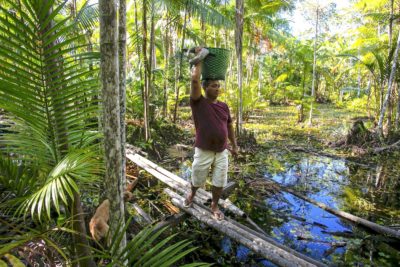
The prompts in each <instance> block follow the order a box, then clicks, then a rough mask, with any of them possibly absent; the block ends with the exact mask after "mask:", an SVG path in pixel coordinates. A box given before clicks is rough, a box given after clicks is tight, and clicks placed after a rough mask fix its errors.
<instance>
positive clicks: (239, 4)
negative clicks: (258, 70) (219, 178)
mask: <svg viewBox="0 0 400 267" xmlns="http://www.w3.org/2000/svg"><path fill="white" fill-rule="evenodd" d="M243 17H244V2H243V0H236V12H235V21H236V28H235V48H236V57H237V70H238V71H237V72H238V73H237V80H238V88H239V108H238V118H237V124H236V131H237V133H238V135H240V133H241V132H242V113H243V97H242V85H243V77H242V76H243V73H242V70H243V61H242V48H243Z"/></svg>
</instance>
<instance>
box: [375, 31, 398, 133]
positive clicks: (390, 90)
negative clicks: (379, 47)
mask: <svg viewBox="0 0 400 267" xmlns="http://www.w3.org/2000/svg"><path fill="white" fill-rule="evenodd" d="M399 47H400V32H399V37H398V38H397V46H396V50H395V52H394V56H393V61H392V69H391V71H390V77H389V82H388V90H387V93H386V97H385V101H384V102H383V105H382V110H381V114H380V116H379V122H378V132H379V135H380V136H381V138H383V137H384V136H383V119H384V117H385V112H386V108H387V106H388V104H389V101H390V97H391V95H392V87H393V86H392V85H393V80H394V77H395V75H396V67H397V58H398V56H399Z"/></svg>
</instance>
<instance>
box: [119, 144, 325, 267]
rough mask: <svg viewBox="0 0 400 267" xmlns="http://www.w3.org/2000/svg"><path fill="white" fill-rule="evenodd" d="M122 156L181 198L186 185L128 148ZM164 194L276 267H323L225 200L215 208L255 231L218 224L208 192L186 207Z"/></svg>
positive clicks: (200, 192)
mask: <svg viewBox="0 0 400 267" xmlns="http://www.w3.org/2000/svg"><path fill="white" fill-rule="evenodd" d="M126 157H127V158H128V159H129V160H131V161H132V162H133V163H135V164H136V165H138V166H139V167H141V168H143V169H145V170H146V171H147V172H149V173H150V174H151V175H153V176H154V177H156V178H157V179H158V180H160V181H162V182H163V183H165V184H166V185H168V186H169V187H171V188H172V189H174V190H175V191H177V192H179V193H180V194H182V195H186V194H187V192H188V190H189V188H190V184H189V183H188V182H187V181H185V180H184V179H182V178H181V177H179V176H177V175H175V174H173V173H171V172H169V171H167V170H166V169H163V168H161V167H160V166H158V165H157V164H155V163H153V162H151V161H149V160H148V159H146V158H144V157H142V156H140V155H138V154H135V153H134V152H132V151H130V150H129V149H127V151H126ZM164 192H165V193H167V194H168V195H169V196H170V197H171V198H172V203H173V204H174V205H176V206H177V207H179V209H180V210H182V211H185V212H186V213H188V214H190V215H192V216H193V217H195V218H196V219H198V220H200V221H201V222H203V223H205V224H207V225H209V226H210V227H212V228H214V229H215V230H217V231H219V232H222V233H224V234H225V235H227V236H229V237H230V238H232V239H233V240H235V241H237V242H239V243H241V244H243V245H244V246H246V247H248V248H249V249H251V250H253V251H254V252H256V253H257V254H259V255H261V256H262V257H265V258H266V259H268V260H270V261H271V262H272V263H274V264H276V265H278V266H307V267H308V266H326V265H324V264H323V263H321V262H318V261H316V260H314V259H312V258H310V257H308V256H305V255H303V254H301V253H299V252H297V251H295V250H293V249H291V248H288V247H286V246H284V245H282V244H280V243H278V242H276V241H275V240H273V239H272V238H271V237H268V236H267V235H266V234H265V233H264V232H263V231H262V229H260V228H259V227H258V226H257V225H256V224H255V223H254V222H253V221H252V220H251V219H250V218H249V217H248V216H247V215H246V213H245V212H244V211H242V210H241V209H239V208H238V207H236V206H235V205H234V204H233V203H232V202H230V201H229V200H228V199H225V200H224V199H220V201H219V205H220V206H221V207H223V208H224V209H225V210H226V213H231V214H232V215H234V216H236V217H241V218H244V219H246V220H247V222H249V223H250V224H251V225H252V227H253V228H255V229H256V230H253V229H251V228H249V227H247V226H245V225H243V224H240V223H239V222H237V221H235V220H233V219H231V218H228V216H225V219H224V220H222V221H218V220H216V219H214V217H213V216H212V214H211V211H210V209H209V208H208V207H206V206H205V204H207V203H210V201H211V193H210V192H207V191H205V190H203V189H199V190H198V191H197V194H196V197H195V198H194V201H193V202H194V203H193V205H192V207H190V208H185V207H184V206H183V201H184V197H183V196H182V195H180V194H178V193H176V192H174V191H172V190H171V189H169V188H166V189H165V190H164Z"/></svg>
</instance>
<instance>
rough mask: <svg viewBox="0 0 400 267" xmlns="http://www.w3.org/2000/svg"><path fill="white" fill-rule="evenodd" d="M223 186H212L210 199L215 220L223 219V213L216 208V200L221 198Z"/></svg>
mask: <svg viewBox="0 0 400 267" xmlns="http://www.w3.org/2000/svg"><path fill="white" fill-rule="evenodd" d="M223 189H224V188H223V187H216V186H213V187H212V201H211V211H212V213H213V215H214V218H215V219H217V220H223V219H224V214H223V213H222V212H221V211H220V210H219V208H218V201H219V199H220V198H221V195H222V190H223Z"/></svg>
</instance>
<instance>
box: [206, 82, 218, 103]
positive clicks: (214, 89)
mask: <svg viewBox="0 0 400 267" xmlns="http://www.w3.org/2000/svg"><path fill="white" fill-rule="evenodd" d="M220 87H221V84H220V83H219V81H211V82H210V83H209V84H208V86H207V87H206V88H205V90H206V96H207V98H210V99H217V97H218V95H219V92H220Z"/></svg>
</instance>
